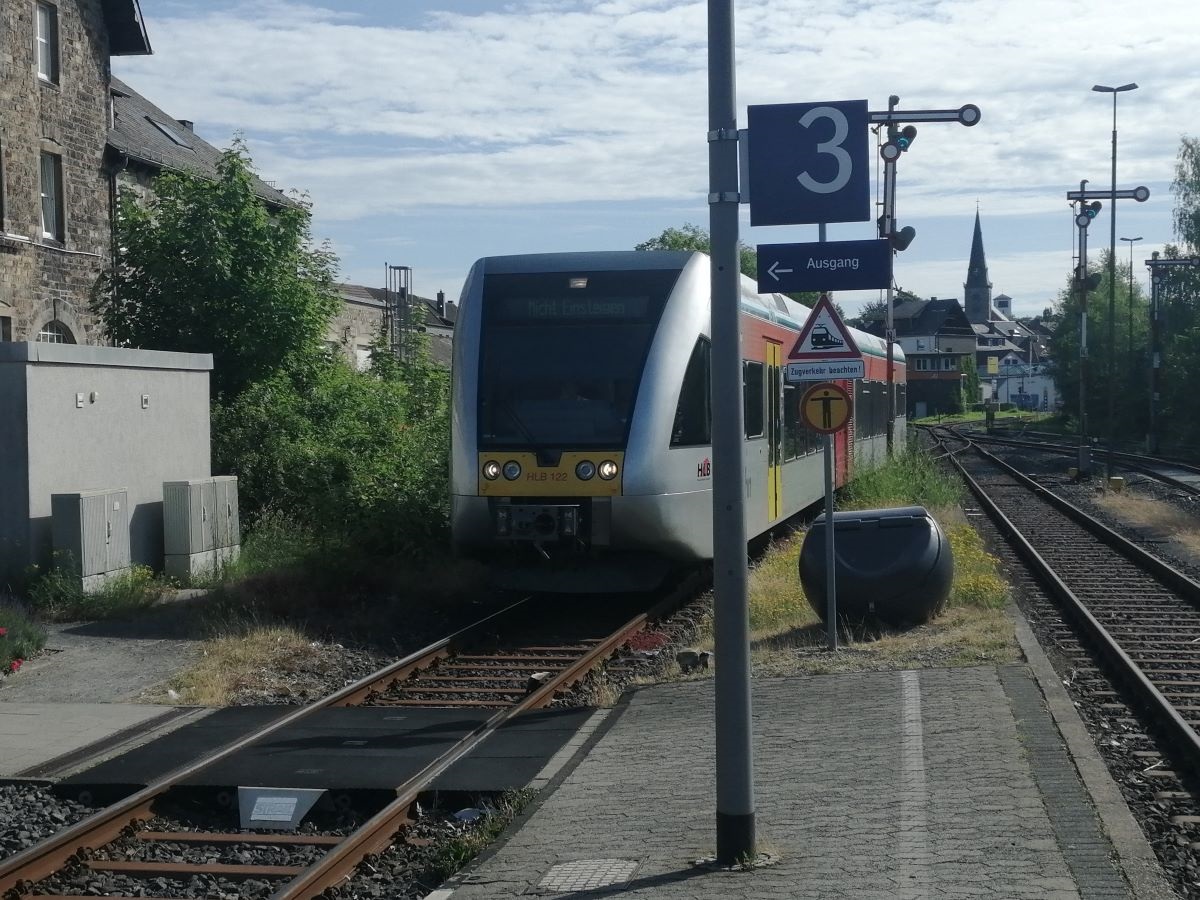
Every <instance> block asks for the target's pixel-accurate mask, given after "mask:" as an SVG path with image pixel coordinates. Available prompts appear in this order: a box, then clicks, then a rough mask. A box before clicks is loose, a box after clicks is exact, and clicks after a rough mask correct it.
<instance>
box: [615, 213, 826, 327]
mask: <svg viewBox="0 0 1200 900" xmlns="http://www.w3.org/2000/svg"><path fill="white" fill-rule="evenodd" d="M711 248H712V241H711V240H710V238H709V236H708V232H707V231H705V230H704V229H703V228H701V227H700V226H699V225H692V224H690V223H685V224H684V226H683V227H682V228H667V229H664V230H663V233H662V234H660V235H659V236H658V237H652V238H650V240H648V241H642V242H641V243H640V244H638V245H637V246H635V247H634V248H633V249H634V250H694V251H697V252H699V253H708V254H711V253H712V249H711ZM738 265H739V266H740V268H741V270H742V274H743V275H745V276H747V277H749V278H757V277H758V251H757V250H756V249H755V248H754V247H749V246H747V245H746V244H744V243H742V242H741V241H738ZM786 296H788V297H790V298H791V299H793V300H795V301H796V302H797V303H803V304H804V305H805V306H808V307H811V306H812V305H813V304H814V303H816V302H817V295H816V294H815V293H812V292H810V291H804V292H800V293H792V294H787V295H786ZM839 313H840V310H839Z"/></svg>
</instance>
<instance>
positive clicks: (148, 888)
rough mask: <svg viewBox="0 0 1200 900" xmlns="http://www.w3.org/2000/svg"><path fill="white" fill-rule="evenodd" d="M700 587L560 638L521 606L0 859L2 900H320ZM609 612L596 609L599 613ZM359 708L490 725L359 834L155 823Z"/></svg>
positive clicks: (576, 623)
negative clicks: (236, 765) (491, 746)
mask: <svg viewBox="0 0 1200 900" xmlns="http://www.w3.org/2000/svg"><path fill="white" fill-rule="evenodd" d="M693 590H694V585H691V586H689V585H684V586H680V587H679V588H677V589H676V591H675V592H673V593H672V595H671V596H669V597H666V598H663V599H661V600H660V601H658V602H657V603H656V604H655V605H654V606H653V608H651V609H648V610H645V611H642V612H639V613H637V614H635V615H633V616H632V617H629V618H625V617H624V616H622V617H621V619H620V620H619V621H612V618H613V616H612V612H611V607H610V612H609V614H608V618H609V621H603V620H602V619H600V618H597V617H595V616H590V617H589V616H572V617H569V619H568V618H564V619H563V622H561V623H559V624H558V626H557V627H555V626H551V625H548V624H547V623H545V622H538V621H536V619H533V618H531V607H530V604H531V603H532V602H533V601H531V600H529V599H527V600H525V601H520V602H518V603H514V604H513V605H511V606H509V607H507V608H505V609H504V610H501V611H500V612H498V613H495V614H493V615H491V616H489V617H487V618H486V619H483V620H481V621H480V622H477V623H476V624H474V625H471V626H469V627H468V628H466V629H463V630H462V631H460V632H457V633H456V634H454V635H452V636H450V637H447V638H445V639H443V640H441V641H438V642H437V643H435V644H432V645H430V646H429V647H426V648H424V649H422V650H420V651H417V652H416V653H414V654H411V655H410V656H408V657H406V658H405V659H402V660H399V661H398V662H396V663H394V664H392V665H390V666H388V667H386V668H385V669H382V670H380V671H379V672H376V673H374V674H372V675H370V676H368V677H366V678H364V679H362V680H361V681H359V682H356V683H355V684H351V685H348V686H347V687H345V688H343V689H342V690H340V691H338V692H336V693H334V694H332V695H330V696H329V697H326V698H324V699H323V700H320V701H318V702H317V703H314V704H310V705H309V706H306V707H302V708H299V709H297V710H295V711H293V712H291V713H287V714H285V715H283V716H282V717H281V718H278V719H276V720H275V721H273V722H272V723H271V724H269V725H267V726H266V727H263V728H260V729H258V730H257V731H255V732H253V733H252V734H249V735H247V736H245V737H243V738H241V739H240V740H238V741H235V742H233V743H231V744H229V745H227V746H225V747H223V748H221V749H219V750H217V751H215V752H214V753H211V754H210V755H208V756H206V757H205V758H203V759H201V760H198V761H196V762H194V763H192V764H190V765H187V766H184V767H182V768H180V769H177V770H176V771H174V772H171V773H170V774H169V775H167V776H165V777H163V778H161V779H159V780H158V781H155V782H154V783H152V784H150V785H148V786H147V787H146V788H144V789H143V790H140V791H138V792H136V793H134V794H133V795H131V796H129V797H127V798H126V799H124V800H122V801H121V802H119V803H116V804H114V805H112V806H110V807H107V808H105V809H103V810H101V811H99V812H97V813H95V814H94V815H92V816H90V817H89V818H87V819H85V820H84V821H82V822H80V823H78V824H77V825H75V826H73V827H71V828H68V829H66V830H64V831H62V832H59V833H58V834H56V835H55V836H54V837H52V838H51V839H50V840H47V841H45V842H43V843H41V844H39V845H37V846H34V847H31V848H29V849H28V850H25V851H22V852H20V853H18V854H16V855H14V856H12V857H10V858H8V859H6V860H3V861H0V898H3V900H25V898H30V897H35V896H36V897H41V898H58V900H75V898H77V897H79V896H82V892H80V893H70V892H69V889H68V888H65V887H63V885H70V884H79V883H80V882H81V881H86V880H87V877H88V876H89V875H94V876H96V877H98V878H99V877H103V876H121V877H122V878H123V879H124V881H123V884H126V885H129V886H130V887H129V892H128V893H113V892H111V891H109V890H105V891H104V893H105V894H106V895H107V896H139V897H151V898H155V897H158V898H160V900H166V898H173V897H179V896H195V891H194V889H192V890H191V891H188V890H187V889H172V890H164V889H163V886H164V885H166V884H167V883H168V882H171V883H175V884H178V883H181V882H182V883H185V884H186V883H187V882H188V881H189V880H191V881H192V883H193V884H195V883H196V881H195V880H196V879H197V878H199V879H206V880H207V881H206V882H205V883H206V884H213V883H217V882H219V883H220V884H222V885H223V886H228V887H227V890H228V891H229V895H233V896H244V894H243V893H242V891H241V889H240V888H239V887H238V885H244V884H248V883H254V884H256V885H263V884H265V885H267V886H269V896H270V897H272V898H280V900H283V898H287V900H291V898H306V897H315V896H317V895H319V894H321V893H322V892H323V891H325V890H327V889H328V888H331V887H333V886H335V885H338V884H341V883H343V882H345V881H347V879H349V878H350V877H351V875H352V873H353V872H354V869H355V867H356V866H357V864H358V863H359V862H360V861H361V860H363V859H364V857H366V856H368V855H370V854H373V853H376V852H378V851H380V850H382V849H384V848H386V847H388V846H389V845H391V844H392V843H393V842H394V841H396V840H397V836H399V838H400V840H404V832H405V829H406V826H409V825H411V824H412V823H413V821H414V818H415V814H414V807H415V805H416V804H417V802H418V798H419V797H420V796H421V795H422V793H423V792H424V791H425V790H426V789H427V787H428V786H429V785H430V784H431V783H432V782H433V780H434V779H435V778H437V776H438V775H439V774H441V773H442V772H445V771H446V770H447V769H448V768H449V767H450V766H452V765H454V764H455V763H456V762H458V761H459V760H462V759H463V758H464V757H466V756H467V755H468V754H469V753H470V752H471V751H472V750H473V749H474V748H475V747H477V746H478V745H479V744H480V743H482V742H483V741H484V740H485V739H487V738H488V737H489V736H490V735H492V734H493V733H495V731H496V730H497V729H498V728H500V727H501V726H502V725H504V724H505V723H506V722H508V721H510V720H512V719H513V718H514V717H515V716H517V715H519V714H520V713H523V712H527V711H530V710H535V709H539V708H543V707H546V706H548V705H549V704H551V703H552V702H553V701H554V700H555V698H556V696H557V695H559V694H560V693H561V692H563V691H566V690H567V689H568V688H570V687H571V686H573V685H576V684H578V683H579V682H580V681H581V680H582V679H584V678H585V677H586V676H587V674H588V673H589V672H590V671H592V670H593V669H594V668H595V667H597V666H598V665H600V664H602V663H604V662H605V661H606V660H608V659H609V658H610V657H612V656H613V655H614V654H615V653H616V652H617V651H618V650H619V649H620V648H621V647H622V646H623V645H625V644H626V643H628V642H629V641H630V639H631V638H632V637H633V636H635V635H636V634H637V633H638V632H640V631H642V630H643V629H645V628H646V627H647V626H648V625H649V624H650V623H651V622H652V621H653V620H654V618H655V617H657V616H660V615H663V614H665V613H667V612H669V611H671V610H672V609H673V608H674V607H676V606H678V605H679V603H680V602H681V601H682V600H683V599H685V597H686V596H687V595H689V594H690V593H691V592H692V591H693ZM603 607H604V604H597V605H596V607H594V608H597V609H599V608H603ZM584 620H588V621H584ZM564 623H567V624H564ZM354 705H374V706H393V707H408V708H419V707H430V706H437V707H451V708H460V707H474V708H477V709H483V710H486V711H487V712H488V714H487V715H486V716H485V720H484V721H483V722H482V724H479V725H477V726H475V727H474V728H472V729H471V730H470V731H469V732H467V733H465V734H463V735H462V736H461V738H460V739H458V740H457V741H456V742H454V743H453V744H452V746H450V747H449V748H448V749H446V750H445V751H444V752H443V753H441V754H439V755H437V756H436V758H435V759H433V760H432V761H431V762H429V763H428V764H427V765H425V766H424V768H422V769H421V771H419V772H417V773H416V774H414V775H412V776H411V777H409V778H407V779H406V780H404V781H403V783H401V784H397V785H395V799H394V800H392V801H391V802H389V803H387V804H386V805H385V806H384V807H383V808H381V809H379V810H378V811H377V812H375V813H374V814H373V815H371V816H370V818H368V819H367V820H366V821H365V822H363V823H362V824H361V825H359V826H358V827H357V828H353V829H352V830H349V833H312V832H311V831H307V832H305V833H287V832H271V833H267V834H263V833H257V832H255V833H247V832H246V831H244V830H241V829H228V830H222V829H203V828H194V829H190V828H188V827H187V826H179V827H175V826H169V827H167V828H162V827H148V826H147V823H160V822H161V821H162V820H161V818H158V816H159V813H158V811H157V810H158V809H159V808H160V807H162V806H164V805H166V804H167V803H169V798H170V797H171V796H172V792H173V790H174V789H175V788H176V787H177V786H178V785H180V784H182V783H183V782H185V781H186V780H187V779H189V778H190V777H193V776H195V775H197V774H198V773H200V772H201V771H203V770H205V769H207V768H208V767H210V766H214V765H216V764H217V763H219V762H221V761H223V760H226V759H228V758H230V757H232V756H233V755H234V754H236V753H239V752H241V751H243V750H246V749H247V748H250V747H252V746H253V745H255V744H256V743H258V742H261V741H264V740H265V739H266V738H268V737H269V736H271V735H273V734H276V733H277V732H279V731H281V730H282V729H284V728H289V727H293V726H295V725H297V724H298V723H300V722H302V721H303V720H305V719H307V718H309V717H311V716H313V715H314V714H315V713H316V712H317V711H319V710H325V709H328V708H330V707H336V706H354ZM131 848H132V849H131ZM181 848H183V849H181ZM265 848H270V850H271V858H272V859H274V860H278V859H279V858H283V859H285V860H287V863H286V864H284V865H279V864H273V863H263V862H262V854H261V853H260V852H259V851H261V850H263V849H265ZM164 860H165V861H164ZM81 867H82V870H83V872H84V875H83V876H82V877H81V876H80V874H79V873H80V869H81ZM39 883H40V884H39ZM87 893H88V895H91V896H94V895H95V894H94V893H93V892H92V891H88V892H87ZM258 893H259V895H261V896H266V895H267V894H266V893H262V892H261V891H260V892H258Z"/></svg>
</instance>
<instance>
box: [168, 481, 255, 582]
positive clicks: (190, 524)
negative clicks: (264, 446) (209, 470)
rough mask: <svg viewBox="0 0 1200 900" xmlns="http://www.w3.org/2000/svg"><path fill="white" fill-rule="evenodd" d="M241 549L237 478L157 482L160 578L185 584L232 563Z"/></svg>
mask: <svg viewBox="0 0 1200 900" xmlns="http://www.w3.org/2000/svg"><path fill="white" fill-rule="evenodd" d="M240 545H241V524H240V522H239V520H238V489H237V478H236V477H235V476H233V475H217V476H214V477H212V478H194V479H191V480H188V481H166V482H163V548H164V550H165V569H166V573H167V574H168V575H170V576H172V577H174V578H180V579H184V580H186V579H189V578H192V577H194V576H196V575H201V574H206V573H209V572H212V571H213V570H214V569H216V568H217V567H219V566H220V565H221V564H222V563H225V562H231V561H233V560H234V559H236V558H237V555H238V551H239V549H240Z"/></svg>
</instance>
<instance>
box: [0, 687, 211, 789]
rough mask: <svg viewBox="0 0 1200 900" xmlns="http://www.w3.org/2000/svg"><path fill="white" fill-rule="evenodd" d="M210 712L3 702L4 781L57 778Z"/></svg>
mask: <svg viewBox="0 0 1200 900" xmlns="http://www.w3.org/2000/svg"><path fill="white" fill-rule="evenodd" d="M205 712H207V711H206V710H197V709H188V708H180V707H173V706H149V705H146V704H141V703H11V702H7V701H0V779H4V778H26V779H28V778H53V777H56V776H57V775H58V774H61V773H62V772H64V771H69V770H70V769H71V768H72V764H73V762H75V761H78V760H83V759H92V758H94V757H96V756H97V755H104V754H105V753H106V752H107V753H112V754H115V753H120V752H121V751H122V750H123V749H124V748H126V747H128V746H131V745H134V744H137V743H138V742H139V741H141V740H145V739H147V737H149V736H153V735H155V734H158V733H161V732H165V731H167V730H168V729H170V728H171V727H174V726H176V725H178V724H181V723H182V722H183V721H185V720H187V719H188V718H190V717H197V716H200V715H203V714H204V713H205Z"/></svg>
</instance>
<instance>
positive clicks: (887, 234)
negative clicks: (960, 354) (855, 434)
mask: <svg viewBox="0 0 1200 900" xmlns="http://www.w3.org/2000/svg"><path fill="white" fill-rule="evenodd" d="M899 102H900V98H899V97H897V96H896V95H895V94H893V95H892V96H890V97H888V112H891V111H892V110H893V109H894V108H895V106H896V104H897V103H899ZM895 216H896V161H895V160H887V159H885V160H884V162H883V221H882V223H881V225H880V234H879V236H880V237H881V238H883V239H884V240H890V239H891V235H892V232H893V231H895V230H896V227H895ZM892 283H893V282H892V281H890V280H889V281H888V286H887V310H886V313H887V319H886V324H885V331H884V340H885V341H886V343H887V439H886V443H887V455H888V457H889V458H890V457H891V456H892V453H893V452H894V451H895V447H894V444H895V440H896V434H895V432H896V373H895V371H894V370H895V358H896V355H895V351H894V350H893V344H895V342H896V326H895V322H894V321H893V318H892V305H893V288H892Z"/></svg>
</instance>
